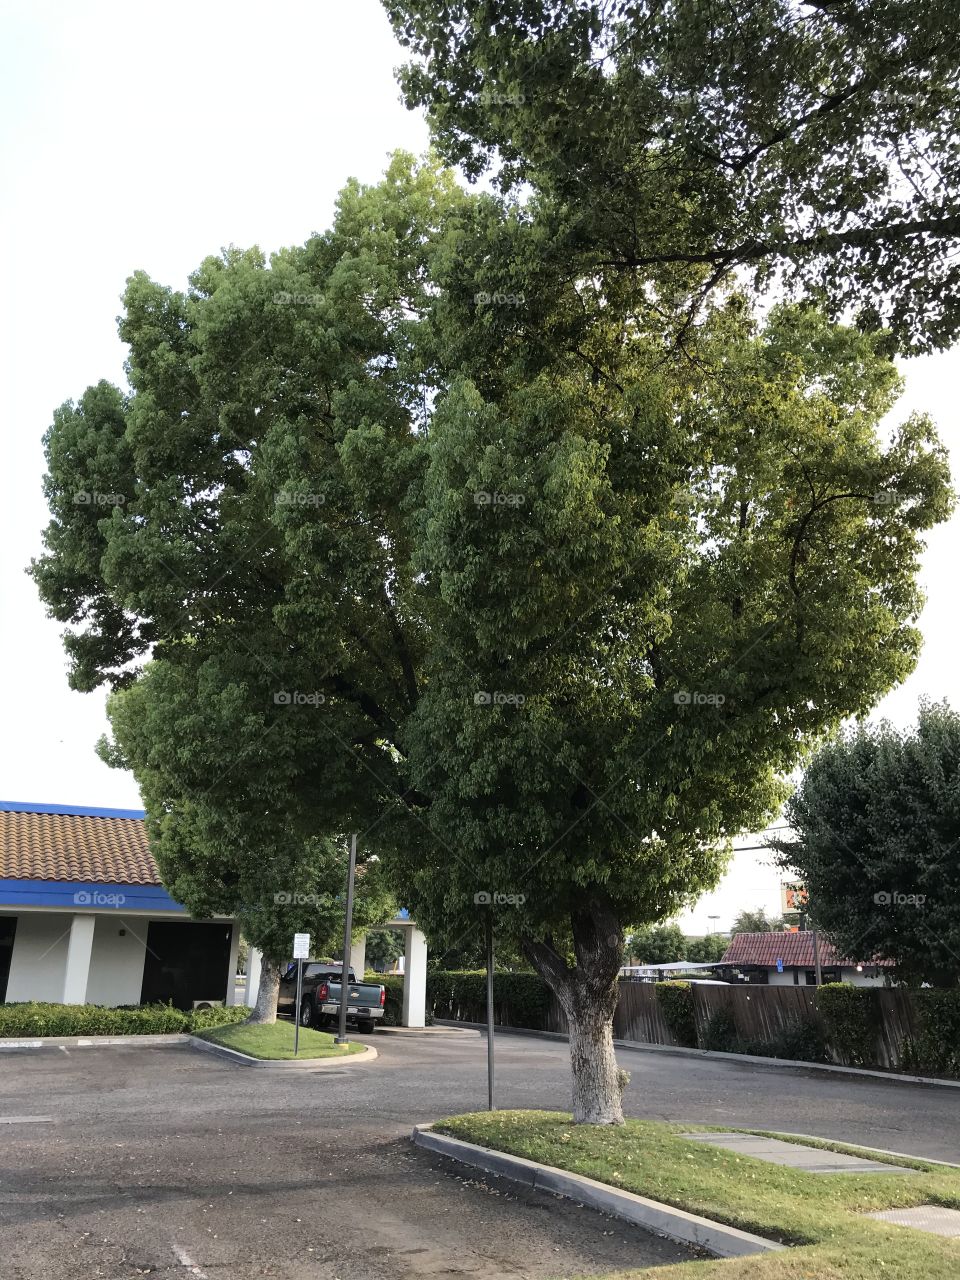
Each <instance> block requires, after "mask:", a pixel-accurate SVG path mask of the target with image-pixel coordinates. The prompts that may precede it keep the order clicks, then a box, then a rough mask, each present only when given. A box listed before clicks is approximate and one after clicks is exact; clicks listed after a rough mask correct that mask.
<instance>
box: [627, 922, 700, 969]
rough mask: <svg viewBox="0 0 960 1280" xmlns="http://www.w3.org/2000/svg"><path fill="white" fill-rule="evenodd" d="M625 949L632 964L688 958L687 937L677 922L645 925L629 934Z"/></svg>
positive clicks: (663, 962) (666, 962) (664, 962)
mask: <svg viewBox="0 0 960 1280" xmlns="http://www.w3.org/2000/svg"><path fill="white" fill-rule="evenodd" d="M625 950H626V954H627V956H628V957H629V960H630V963H632V964H668V963H669V962H670V961H671V960H685V959H686V958H687V939H686V937H685V936H684V933H683V930H682V929H681V928H680V926H679V925H677V924H654V925H644V926H642V927H641V928H640V929H638V930H637V931H636V932H635V933H630V934H628V936H627V941H626V947H625Z"/></svg>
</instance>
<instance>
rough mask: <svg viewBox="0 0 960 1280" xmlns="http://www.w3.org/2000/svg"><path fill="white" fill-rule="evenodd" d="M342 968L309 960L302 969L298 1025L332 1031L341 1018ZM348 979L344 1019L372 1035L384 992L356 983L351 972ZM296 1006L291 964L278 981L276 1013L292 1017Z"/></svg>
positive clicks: (294, 970) (372, 985)
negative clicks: (287, 1014) (345, 1017)
mask: <svg viewBox="0 0 960 1280" xmlns="http://www.w3.org/2000/svg"><path fill="white" fill-rule="evenodd" d="M342 968H343V966H342V965H339V964H335V963H333V962H332V961H326V962H325V961H319V960H309V961H308V962H307V963H306V964H305V965H304V966H303V986H302V989H301V992H300V1025H301V1026H302V1027H332V1026H335V1025H336V1022H337V1019H338V1018H339V1016H340V971H341V969H342ZM347 978H348V980H349V987H348V989H347V1001H348V1004H347V1019H348V1021H350V1022H354V1023H356V1026H357V1030H358V1031H373V1029H374V1027H375V1026H376V1024H377V1022H378V1021H379V1020H380V1019H381V1018H382V1017H383V1010H384V1006H385V1004H386V1002H387V990H386V987H384V986H382V985H381V984H380V983H379V982H357V979H356V975H355V974H354V973H353V971H352V970H351V971H348V973H347ZM296 1005H297V966H296V964H295V963H294V964H291V965H290V967H289V968H288V969H287V971H286V973H285V974H284V975H283V977H282V978H281V979H280V996H279V998H278V1000H277V1012H278V1013H289V1014H290V1015H291V1017H292V1016H293V1014H294V1012H295V1011H296Z"/></svg>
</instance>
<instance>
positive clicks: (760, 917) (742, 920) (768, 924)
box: [730, 907, 785, 933]
mask: <svg viewBox="0 0 960 1280" xmlns="http://www.w3.org/2000/svg"><path fill="white" fill-rule="evenodd" d="M784 927H785V926H784V922H783V917H782V916H768V915H767V913H766V911H765V910H764V908H763V907H758V908H756V909H752V908H749V907H748V908H746V909H745V910H743V911H741V912H739V913H738V915H737V918H736V920H734V922H733V924H732V925H731V927H730V932H731V933H782V932H783V930H784Z"/></svg>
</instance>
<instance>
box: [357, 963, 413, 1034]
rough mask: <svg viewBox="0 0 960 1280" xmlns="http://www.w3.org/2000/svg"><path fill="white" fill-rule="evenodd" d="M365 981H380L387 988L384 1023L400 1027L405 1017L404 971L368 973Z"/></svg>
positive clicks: (384, 1024)
mask: <svg viewBox="0 0 960 1280" xmlns="http://www.w3.org/2000/svg"><path fill="white" fill-rule="evenodd" d="M363 980H364V982H379V983H380V984H381V986H382V987H384V989H385V990H386V993H387V999H386V1003H385V1004H384V1006H383V1019H382V1025H383V1026H385V1027H399V1026H400V1024H401V1021H402V1018H403V974H402V973H366V974H364V978H363Z"/></svg>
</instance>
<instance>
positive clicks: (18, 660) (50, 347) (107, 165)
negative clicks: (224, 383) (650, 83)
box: [0, 0, 960, 931]
mask: <svg viewBox="0 0 960 1280" xmlns="http://www.w3.org/2000/svg"><path fill="white" fill-rule="evenodd" d="M0 16H2V26H3V30H2V32H0V149H2V155H0V174H2V183H0V199H2V210H3V213H2V218H3V233H4V235H3V241H4V245H5V248H6V253H5V255H4V272H5V276H6V278H5V280H4V288H3V312H4V317H3V323H4V325H5V333H4V335H3V342H2V359H3V360H4V362H5V368H4V370H3V378H2V388H3V390H2V394H3V397H4V401H5V404H4V414H3V422H4V436H3V464H4V465H3V467H2V483H3V501H2V503H0V519H2V522H3V523H2V540H0V547H2V574H3V577H2V594H0V601H2V623H0V625H2V631H0V680H2V686H3V689H2V692H3V710H4V716H3V726H4V732H3V734H2V735H0V798H3V799H5V800H27V801H45V802H63V803H70V804H84V805H104V806H112V807H121V808H127V807H138V806H139V804H140V799H139V795H138V793H137V788H136V784H135V782H134V780H133V778H132V777H130V776H129V775H126V774H123V773H119V772H117V771H114V770H110V769H108V768H107V767H106V766H105V765H103V764H101V762H100V761H99V759H98V758H97V757H96V755H95V754H94V751H93V746H94V743H95V742H96V740H97V738H98V737H99V736H100V734H101V733H103V732H104V731H105V730H106V727H107V725H106V719H105V716H104V710H103V703H104V697H103V695H102V693H96V694H82V695H81V694H77V693H72V692H71V691H70V690H69V689H68V687H67V682H66V675H65V660H64V656H63V651H62V648H61V645H60V639H59V630H60V628H59V625H58V624H57V623H55V622H53V621H51V620H49V619H48V618H46V617H45V615H44V611H43V609H42V607H41V605H40V603H39V600H38V599H37V596H36V593H35V590H34V588H33V584H32V582H31V581H30V580H29V579H28V578H27V577H25V576H24V573H23V569H24V566H25V565H27V564H28V563H29V561H30V559H31V557H32V556H35V555H36V554H38V552H39V551H40V545H41V544H40V533H41V530H42V528H43V526H44V524H45V523H46V509H45V505H44V502H43V497H42V494H41V491H40V480H41V476H42V473H43V453H42V446H41V437H42V435H43V432H44V431H45V430H46V428H47V426H48V425H49V422H50V418H51V413H52V410H53V409H54V407H55V406H56V405H58V404H60V403H62V402H63V401H64V400H66V399H68V398H76V397H78V396H79V395H80V394H81V393H82V391H83V390H84V388H85V387H86V386H87V385H88V384H90V383H92V382H96V381H97V380H98V379H100V378H107V379H109V380H111V381H113V382H117V383H121V384H122V382H123V358H124V351H123V348H122V346H121V344H120V342H119V339H118V338H117V334H116V317H117V314H118V313H119V310H120V301H119V299H120V294H121V291H122V289H123V286H124V281H125V279H126V278H127V276H129V275H130V274H131V272H133V271H134V270H136V269H138V268H142V269H143V270H145V271H146V272H148V273H149V274H150V275H151V276H152V277H153V278H154V279H156V280H160V281H162V282H164V283H165V284H169V285H172V286H174V287H177V288H180V287H182V286H183V285H184V284H185V281H186V276H187V274H188V272H190V271H191V270H192V269H193V268H194V267H196V266H197V265H198V264H199V262H200V261H201V260H202V259H203V258H204V257H205V256H206V255H207V254H209V253H212V252H217V251H218V250H219V249H220V248H221V247H222V246H225V245H228V244H235V245H240V246H249V245H251V244H258V245H260V246H261V248H263V249H264V250H266V251H267V252H269V251H272V250H274V249H277V248H279V247H281V246H283V245H287V244H294V243H301V242H302V241H303V240H305V239H306V237H307V236H309V235H311V234H312V233H313V232H316V231H321V230H323V229H324V228H325V227H326V226H327V225H328V224H329V222H330V219H331V216H332V212H333V204H334V200H335V198H336V194H337V191H338V190H339V189H340V187H341V186H342V185H343V183H344V182H345V180H346V179H347V178H348V177H350V176H355V177H358V178H360V179H361V180H363V181H370V182H372V181H376V179H377V178H378V176H379V174H380V173H381V171H382V169H383V167H384V165H385V163H386V157H387V155H388V153H389V152H390V151H391V150H393V149H395V148H397V147H402V148H405V149H407V150H411V151H414V152H416V153H421V152H423V150H424V149H425V147H426V145H427V130H426V127H425V124H424V122H423V120H422V118H421V117H420V116H419V115H418V114H415V113H411V112H408V111H407V110H406V109H405V108H404V107H403V106H402V104H401V103H400V100H399V94H398V90H397V86H396V83H395V80H394V77H393V69H394V67H396V66H397V65H398V64H399V63H400V62H401V61H402V60H403V52H402V50H401V49H400V48H399V46H398V45H397V44H396V43H395V42H394V39H393V36H392V33H391V31H390V28H389V25H388V23H387V21H386V18H385V17H384V14H383V11H382V9H381V7H380V5H379V3H377V2H376V0H349V3H342V2H341V0H297V2H294V0H275V2H274V3H272V4H270V5H266V6H265V5H263V4H260V3H258V4H253V3H246V2H244V0H230V2H229V3H226V2H225V0H204V2H203V3H202V4H201V3H197V2H196V0H193V2H192V3H186V2H185V0H166V2H165V3H164V4H162V5H161V4H158V3H155V2H154V0H150V2H146V3H143V2H141V3H136V4H132V3H130V2H129V0H124V2H123V3H97V2H96V0H83V3H81V4H76V3H74V2H73V0H63V2H62V3H44V2H43V0H23V2H22V3H9V2H8V3H0ZM904 370H905V373H906V378H907V391H906V395H905V397H904V399H903V400H902V401H901V403H900V405H899V406H898V408H897V411H896V414H897V415H898V416H903V415H904V414H905V413H906V412H907V411H909V410H911V409H914V408H919V409H924V410H927V411H929V412H930V413H931V414H932V415H933V416H934V418H935V420H936V421H937V423H938V425H939V428H940V431H941V434H942V437H943V439H944V440H945V442H946V443H947V445H948V446H949V447H950V448H951V450H952V452H953V455H954V457H955V458H960V418H958V400H960V387H958V375H960V354H958V352H957V351H953V352H951V353H949V354H946V355H937V356H931V357H927V358H923V359H919V360H916V361H912V362H910V363H909V364H907V365H906V366H904ZM958 563H960V519H958V518H957V517H955V518H954V520H953V521H952V522H951V524H950V525H949V526H946V527H943V528H941V529H939V530H937V531H936V532H935V533H934V534H933V535H932V536H931V538H930V545H929V549H928V551H927V554H926V557H925V560H924V569H923V585H924V587H925V589H926V592H927V595H928V603H927V607H926V610H925V612H924V614H923V617H922V618H921V627H922V629H923V632H924V636H925V638H926V645H925V649H924V653H923V656H922V658H921V660H920V664H919V666H918V668H917V670H916V671H915V672H914V674H913V675H912V676H911V677H910V679H909V680H908V681H907V682H906V683H905V684H904V685H903V686H901V688H900V689H898V690H895V691H894V692H893V693H892V694H890V695H889V696H888V697H887V698H886V699H885V700H884V702H883V703H882V704H881V706H880V708H879V709H878V714H884V715H887V716H889V717H890V718H891V719H893V720H894V721H896V722H897V723H900V724H907V723H909V722H910V721H911V720H912V719H913V718H914V715H915V712H916V706H917V702H918V699H919V698H920V697H921V696H924V695H926V696H929V697H933V698H942V697H947V698H949V699H950V701H951V702H952V703H953V704H954V705H960V672H958V664H957V661H956V657H955V654H956V650H957V637H956V634H955V620H956V617H957V607H956V597H957V592H958V575H957V565H958ZM741 843H755V841H743V842H741ZM778 881H779V875H777V874H775V873H774V872H772V870H769V869H766V870H765V869H764V868H763V867H762V866H761V865H760V864H759V863H758V860H757V856H756V855H755V854H754V853H749V854H744V855H742V856H741V857H740V858H738V859H737V862H736V865H735V868H734V871H733V873H732V875H731V877H730V879H729V881H728V883H727V884H725V886H724V889H723V891H722V892H721V893H720V894H719V895H714V896H712V897H711V898H710V899H708V900H704V901H703V902H702V903H701V906H700V908H699V909H698V911H697V912H696V913H694V915H693V916H692V917H690V918H689V919H688V923H689V925H690V927H691V928H697V929H698V930H700V931H705V930H707V929H708V928H710V927H714V926H715V925H716V924H717V923H719V927H721V928H722V927H725V925H726V924H727V923H728V922H729V920H728V917H729V915H730V913H731V912H732V911H734V910H736V909H737V907H738V906H739V905H749V906H756V905H761V904H765V905H767V906H768V907H769V908H776V907H777V883H778ZM708 914H719V915H720V917H721V919H720V921H719V922H717V921H708V919H707V917H708Z"/></svg>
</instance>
